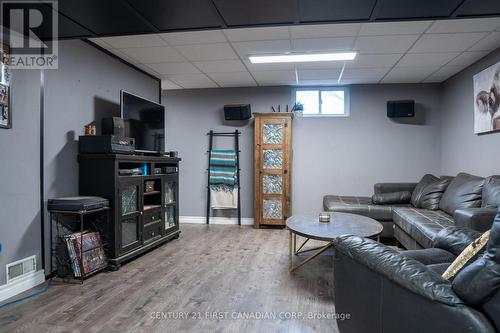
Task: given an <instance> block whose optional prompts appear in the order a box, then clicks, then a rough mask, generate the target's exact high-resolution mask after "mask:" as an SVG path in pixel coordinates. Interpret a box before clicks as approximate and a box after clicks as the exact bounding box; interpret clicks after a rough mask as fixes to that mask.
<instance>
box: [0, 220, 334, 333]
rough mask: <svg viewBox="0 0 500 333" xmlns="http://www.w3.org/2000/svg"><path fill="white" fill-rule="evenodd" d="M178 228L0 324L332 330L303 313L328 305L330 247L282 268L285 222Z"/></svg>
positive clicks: (8, 327) (33, 328) (328, 310)
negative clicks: (279, 225)
mask: <svg viewBox="0 0 500 333" xmlns="http://www.w3.org/2000/svg"><path fill="white" fill-rule="evenodd" d="M181 230H182V233H181V236H180V238H179V239H178V240H174V241H171V242H169V243H167V244H165V245H163V246H161V247H159V248H157V249H155V250H153V251H151V252H148V253H146V254H145V255H143V256H141V257H140V258H138V259H136V260H134V261H131V262H129V263H128V264H125V265H123V266H122V267H121V269H120V270H119V271H116V272H103V273H100V274H97V275H96V276H94V277H92V278H90V279H88V280H86V281H85V283H84V284H83V285H68V284H54V283H53V284H52V285H51V286H50V288H49V290H48V291H47V292H45V293H43V294H41V295H39V296H36V297H34V298H31V299H28V300H25V301H23V302H20V303H17V304H13V305H10V306H7V307H5V308H2V309H0V332H300V333H303V332H337V324H336V322H335V319H309V318H310V317H309V316H312V315H314V316H316V315H331V314H333V313H334V311H335V308H334V304H333V286H332V283H333V268H332V265H333V258H332V253H329V252H326V253H324V254H323V255H321V256H320V257H318V258H316V259H315V260H313V261H311V262H310V263H308V264H306V265H305V266H303V267H302V268H299V269H298V270H297V271H295V272H294V273H293V274H289V273H288V232H287V231H285V230H276V229H261V230H256V229H253V228H252V227H239V226H232V225H231V226H228V225H226V226H224V225H211V226H205V225H195V224H184V225H181ZM312 245H314V243H312ZM214 312H215V313H216V314H213V313H214ZM226 312H227V313H226ZM207 313H208V314H207ZM186 315H187V317H188V318H187V319H186V318H184V316H186ZM294 315H296V316H302V317H301V318H299V319H295V318H292V316H294ZM274 316H275V317H276V318H275V319H273V317H274Z"/></svg>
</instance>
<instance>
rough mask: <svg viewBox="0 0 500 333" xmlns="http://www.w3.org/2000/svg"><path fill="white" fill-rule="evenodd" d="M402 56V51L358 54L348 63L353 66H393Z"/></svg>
mask: <svg viewBox="0 0 500 333" xmlns="http://www.w3.org/2000/svg"><path fill="white" fill-rule="evenodd" d="M402 56H403V54H402V53H392V54H358V55H357V56H356V58H355V59H354V60H353V61H350V62H348V63H347V65H348V66H349V67H351V68H358V67H359V68H364V67H368V68H369V67H392V66H394V65H395V64H396V62H397V61H398V60H399V59H400V58H401V57H402Z"/></svg>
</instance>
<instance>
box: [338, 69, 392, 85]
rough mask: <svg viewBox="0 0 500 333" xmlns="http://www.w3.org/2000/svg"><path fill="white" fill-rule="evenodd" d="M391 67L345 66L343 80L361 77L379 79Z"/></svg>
mask: <svg viewBox="0 0 500 333" xmlns="http://www.w3.org/2000/svg"><path fill="white" fill-rule="evenodd" d="M390 69H391V68H390V67H380V68H347V67H346V68H345V69H344V73H342V80H345V79H359V80H363V79H364V80H367V81H368V80H369V81H370V82H372V81H378V80H380V79H382V77H383V76H384V75H385V74H386V73H387V72H388V71H389V70H390Z"/></svg>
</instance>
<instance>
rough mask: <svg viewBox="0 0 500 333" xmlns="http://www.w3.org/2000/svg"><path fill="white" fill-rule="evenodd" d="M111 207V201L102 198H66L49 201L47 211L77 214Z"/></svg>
mask: <svg viewBox="0 0 500 333" xmlns="http://www.w3.org/2000/svg"><path fill="white" fill-rule="evenodd" d="M104 207H109V200H108V199H105V198H101V197H65V198H55V199H49V200H48V202H47V209H48V210H49V211H51V210H59V211H61V210H62V211H68V212H77V211H81V210H93V209H99V208H104Z"/></svg>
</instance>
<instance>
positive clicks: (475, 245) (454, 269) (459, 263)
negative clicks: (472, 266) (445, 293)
mask: <svg viewBox="0 0 500 333" xmlns="http://www.w3.org/2000/svg"><path fill="white" fill-rule="evenodd" d="M489 237H490V230H488V231H486V232H485V233H484V234H482V235H481V237H479V238H478V239H476V240H475V241H473V242H472V243H471V244H470V245H469V246H467V247H466V248H465V250H463V251H462V253H460V255H459V256H458V257H457V258H456V259H455V261H454V262H452V263H451V265H450V266H449V267H448V269H447V270H446V271H445V272H444V273H443V279H446V280H449V279H451V278H452V277H454V276H455V275H456V274H457V273H458V272H459V271H460V270H461V269H462V268H464V267H465V265H467V263H468V262H469V260H471V259H472V258H474V256H475V255H476V254H478V253H479V251H481V250H482V249H483V247H484V246H485V245H486V244H487V243H488V239H489Z"/></svg>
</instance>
